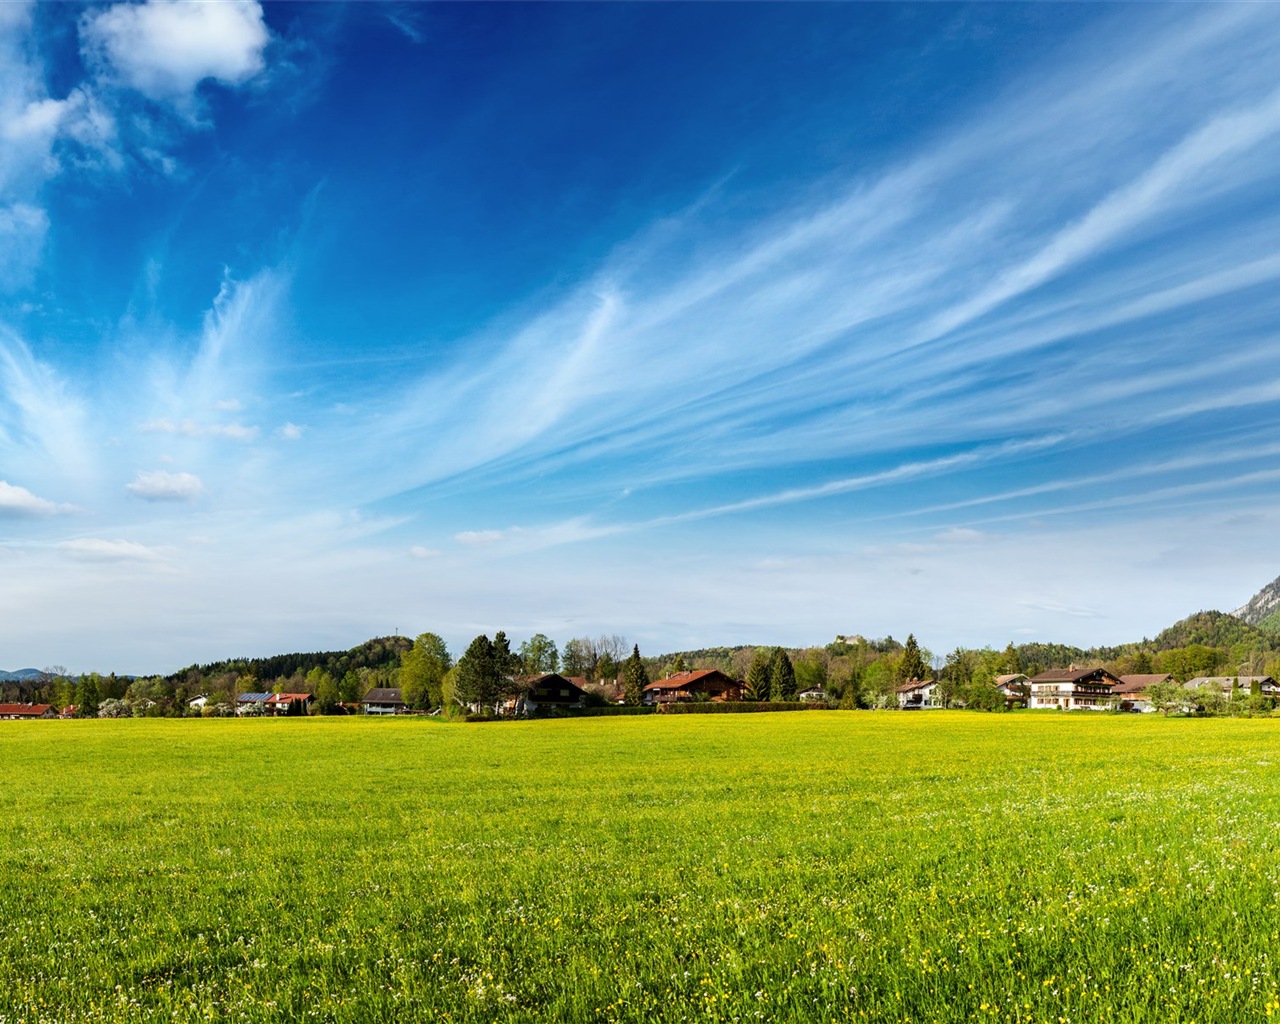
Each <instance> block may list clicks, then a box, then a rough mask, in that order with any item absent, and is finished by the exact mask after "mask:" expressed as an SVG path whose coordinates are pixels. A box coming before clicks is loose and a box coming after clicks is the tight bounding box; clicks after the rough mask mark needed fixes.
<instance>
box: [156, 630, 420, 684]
mask: <svg viewBox="0 0 1280 1024" xmlns="http://www.w3.org/2000/svg"><path fill="white" fill-rule="evenodd" d="M412 646H413V641H412V640H410V639H409V638H408V637H406V636H382V637H375V638H374V639H372V640H366V641H365V642H364V643H362V644H360V645H358V646H356V647H353V648H351V650H349V651H311V652H306V653H296V654H276V655H272V656H271V657H268V658H232V659H229V660H227V661H215V662H211V663H210V664H207V665H191V666H189V667H187V668H184V669H181V670H179V671H177V672H174V673H173V674H172V675H169V676H166V677H165V682H167V683H186V684H188V685H192V684H202V683H203V682H205V681H211V680H215V679H218V678H220V677H223V676H228V675H232V676H245V675H249V676H253V677H254V678H255V679H257V680H259V681H260V682H261V683H263V684H264V685H265V684H267V683H269V682H271V681H274V680H287V679H293V678H297V677H301V676H305V675H306V674H307V673H308V672H310V671H311V670H312V669H313V668H319V669H321V670H323V671H325V672H328V673H329V674H330V675H331V676H333V677H334V678H335V679H341V678H342V677H343V676H345V675H346V674H347V673H348V672H358V671H359V670H360V669H362V668H367V669H385V668H390V667H393V666H398V665H399V664H400V655H401V654H403V653H404V652H405V651H407V650H409V649H410V648H411V647H412Z"/></svg>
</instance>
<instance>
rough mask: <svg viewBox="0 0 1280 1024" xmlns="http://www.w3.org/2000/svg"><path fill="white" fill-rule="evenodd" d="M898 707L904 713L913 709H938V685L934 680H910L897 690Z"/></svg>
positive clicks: (939, 703) (939, 705) (940, 705)
mask: <svg viewBox="0 0 1280 1024" xmlns="http://www.w3.org/2000/svg"><path fill="white" fill-rule="evenodd" d="M897 694H898V707H900V708H902V709H903V710H904V711H910V710H913V709H915V708H940V707H942V701H940V700H939V699H938V683H937V680H934V679H912V680H909V681H908V682H905V683H903V684H902V685H901V686H899V687H898V689H897Z"/></svg>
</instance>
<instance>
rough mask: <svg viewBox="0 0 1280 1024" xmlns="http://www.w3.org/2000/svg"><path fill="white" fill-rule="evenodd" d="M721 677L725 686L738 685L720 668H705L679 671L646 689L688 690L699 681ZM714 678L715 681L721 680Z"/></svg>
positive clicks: (703, 681)
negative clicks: (693, 670) (695, 670)
mask: <svg viewBox="0 0 1280 1024" xmlns="http://www.w3.org/2000/svg"><path fill="white" fill-rule="evenodd" d="M717 676H718V677H719V680H723V685H725V686H737V685H738V684H737V683H736V682H734V680H732V679H730V678H729V677H728V676H727V675H725V674H724V673H723V672H721V671H720V670H719V669H718V668H704V669H700V670H698V671H697V672H677V673H676V674H675V675H673V676H668V677H667V678H666V679H659V680H658V681H657V682H653V683H650V684H649V685H648V686H646V687H645V689H646V690H687V689H689V687H691V686H695V685H697V684H698V683H707V682H711V681H713V677H717ZM719 680H714V681H719Z"/></svg>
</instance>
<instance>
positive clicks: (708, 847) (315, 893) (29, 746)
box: [0, 712, 1280, 1024]
mask: <svg viewBox="0 0 1280 1024" xmlns="http://www.w3.org/2000/svg"><path fill="white" fill-rule="evenodd" d="M0 765H2V766H3V779H4V786H3V789H2V790H0V810H2V813H0V883H2V884H0V1024H13V1022H18V1021H23V1022H45V1021H47V1022H58V1024H67V1022H78V1021H143V1020H155V1021H158V1020H167V1021H208V1020H216V1021H352V1022H355V1021H361V1022H364V1021H388V1022H389V1021H403V1020H421V1021H428V1020H432V1021H434V1020H448V1021H491V1020H492V1021H535V1020H537V1021H545V1020H563V1021H602V1022H604V1021H739V1022H741V1021H753V1020H764V1021H911V1022H927V1021H997V1020H998V1021H1036V1022H1050V1024H1066V1022H1082V1021H1153V1022H1154V1021H1161V1022H1166V1021H1203V1022H1215V1024H1221V1022H1227V1021H1246V1020H1249V1021H1254V1020H1259V1019H1265V1018H1266V1017H1268V1016H1270V1015H1272V1014H1273V1013H1280V995H1278V994H1277V993H1278V992H1280V965H1278V964H1277V962H1276V961H1275V959H1273V953H1274V952H1275V951H1276V949H1277V945H1278V944H1280V908H1278V906H1277V899H1278V894H1280V857H1277V847H1278V846H1280V771H1278V770H1277V769H1278V766H1280V721H1274V720H1231V719H1215V720H1178V719H1170V720H1164V719H1161V718H1159V716H1152V715H1147V716H1137V715H1134V716H1128V717H1122V716H1113V715H1087V714H1076V715H1060V714H1034V713H1032V714H1027V713H1024V714H1008V715H980V714H973V713H964V712H956V713H952V712H926V713H916V714H904V713H893V712H887V713H875V712H825V713H818V712H805V713H799V714H775V715H741V716H733V715H726V716H706V717H703V716H687V717H685V716H680V717H666V716H657V717H654V716H646V717H635V718H618V719H579V720H563V721H544V722H536V721H535V722H525V723H504V724H492V725H485V724H479V725H458V724H448V723H442V722H437V721H428V720H421V719H397V720H388V721H369V720H362V719H310V720H296V719H285V720H275V721H270V720H265V721H226V720H204V721H166V720H145V719H139V720H125V721H70V722H47V723H45V722H31V723H28V722H5V723H0Z"/></svg>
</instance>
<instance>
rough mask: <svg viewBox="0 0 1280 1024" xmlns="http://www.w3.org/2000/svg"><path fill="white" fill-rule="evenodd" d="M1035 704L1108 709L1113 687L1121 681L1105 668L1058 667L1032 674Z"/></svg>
mask: <svg viewBox="0 0 1280 1024" xmlns="http://www.w3.org/2000/svg"><path fill="white" fill-rule="evenodd" d="M1030 682H1031V703H1030V707H1032V708H1057V709H1059V710H1061V711H1072V710H1076V709H1080V710H1087V711H1106V710H1108V709H1109V708H1110V707H1111V705H1112V699H1111V692H1112V687H1113V686H1115V685H1116V684H1117V683H1119V682H1120V680H1119V678H1118V677H1116V676H1114V675H1112V674H1111V673H1110V672H1108V671H1107V670H1106V669H1105V668H1076V667H1075V666H1074V665H1072V666H1071V667H1070V668H1055V669H1051V670H1049V671H1048V672H1041V673H1040V674H1039V675H1038V676H1033V677H1032V678H1031V681H1030Z"/></svg>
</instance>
